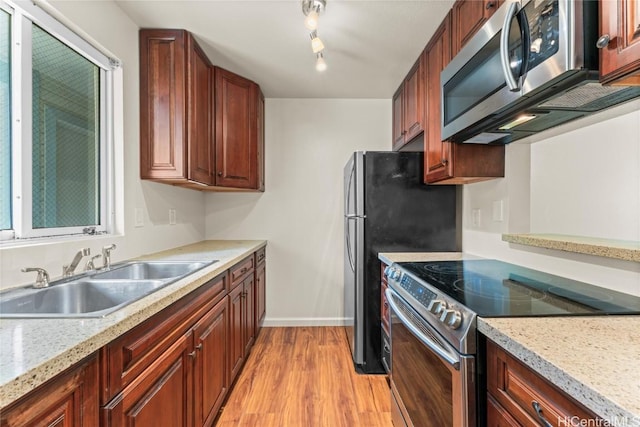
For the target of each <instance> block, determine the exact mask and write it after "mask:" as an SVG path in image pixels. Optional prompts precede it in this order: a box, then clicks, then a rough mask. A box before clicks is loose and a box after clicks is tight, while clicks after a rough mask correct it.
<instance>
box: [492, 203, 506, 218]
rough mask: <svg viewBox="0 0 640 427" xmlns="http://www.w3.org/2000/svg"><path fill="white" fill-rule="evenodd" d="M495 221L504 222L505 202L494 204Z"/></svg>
mask: <svg viewBox="0 0 640 427" xmlns="http://www.w3.org/2000/svg"><path fill="white" fill-rule="evenodd" d="M493 220H494V221H496V222H502V221H504V201H503V200H496V201H494V202H493Z"/></svg>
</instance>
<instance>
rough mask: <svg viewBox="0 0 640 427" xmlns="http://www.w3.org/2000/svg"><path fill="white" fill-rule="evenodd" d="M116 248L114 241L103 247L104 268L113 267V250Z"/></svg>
mask: <svg viewBox="0 0 640 427" xmlns="http://www.w3.org/2000/svg"><path fill="white" fill-rule="evenodd" d="M115 248H116V244H115V243H112V244H111V245H109V246H105V247H104V248H102V268H104V269H109V268H111V251H112V250H114V249H115Z"/></svg>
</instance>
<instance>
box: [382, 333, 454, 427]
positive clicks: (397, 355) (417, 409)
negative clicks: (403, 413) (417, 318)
mask: <svg viewBox="0 0 640 427" xmlns="http://www.w3.org/2000/svg"><path fill="white" fill-rule="evenodd" d="M391 330H392V338H391V345H392V346H393V348H392V351H391V358H392V366H393V368H392V374H391V375H392V381H393V383H394V385H395V387H396V389H397V390H398V394H399V396H398V397H399V398H400V400H401V401H402V403H403V404H404V406H405V408H406V410H407V413H408V416H409V418H410V419H411V421H412V423H413V424H414V425H416V426H425V427H443V426H453V392H452V383H453V378H452V375H451V371H450V370H449V368H448V366H447V365H445V364H444V363H443V362H442V361H441V360H440V359H439V358H438V356H436V355H435V354H434V353H432V352H431V351H430V350H429V349H428V348H427V347H426V346H425V345H424V344H423V343H422V342H420V341H419V340H418V339H417V338H416V337H415V336H414V335H413V334H412V333H411V332H410V331H409V330H408V329H407V328H406V327H405V326H404V325H403V324H402V323H401V322H395V323H393V325H392V327H391Z"/></svg>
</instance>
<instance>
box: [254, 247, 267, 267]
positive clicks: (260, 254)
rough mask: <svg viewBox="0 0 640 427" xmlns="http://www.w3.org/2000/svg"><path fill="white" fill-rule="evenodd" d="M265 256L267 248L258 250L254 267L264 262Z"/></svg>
mask: <svg viewBox="0 0 640 427" xmlns="http://www.w3.org/2000/svg"><path fill="white" fill-rule="evenodd" d="M266 254H267V248H262V249H258V250H257V251H256V265H258V264H260V263H261V262H264V260H265V257H266Z"/></svg>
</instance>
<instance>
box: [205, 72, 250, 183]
mask: <svg viewBox="0 0 640 427" xmlns="http://www.w3.org/2000/svg"><path fill="white" fill-rule="evenodd" d="M258 90H259V89H258V87H257V85H256V84H255V83H253V82H252V81H250V80H247V79H245V78H244V77H241V76H238V75H237V74H234V73H231V72H229V71H226V70H224V69H222V68H218V67H215V98H216V106H215V116H216V144H215V145H216V185H218V186H222V187H236V188H258V167H257V158H258V154H257V149H258V147H257V145H258V144H257V142H258V137H257V119H256V117H257V109H258Z"/></svg>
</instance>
